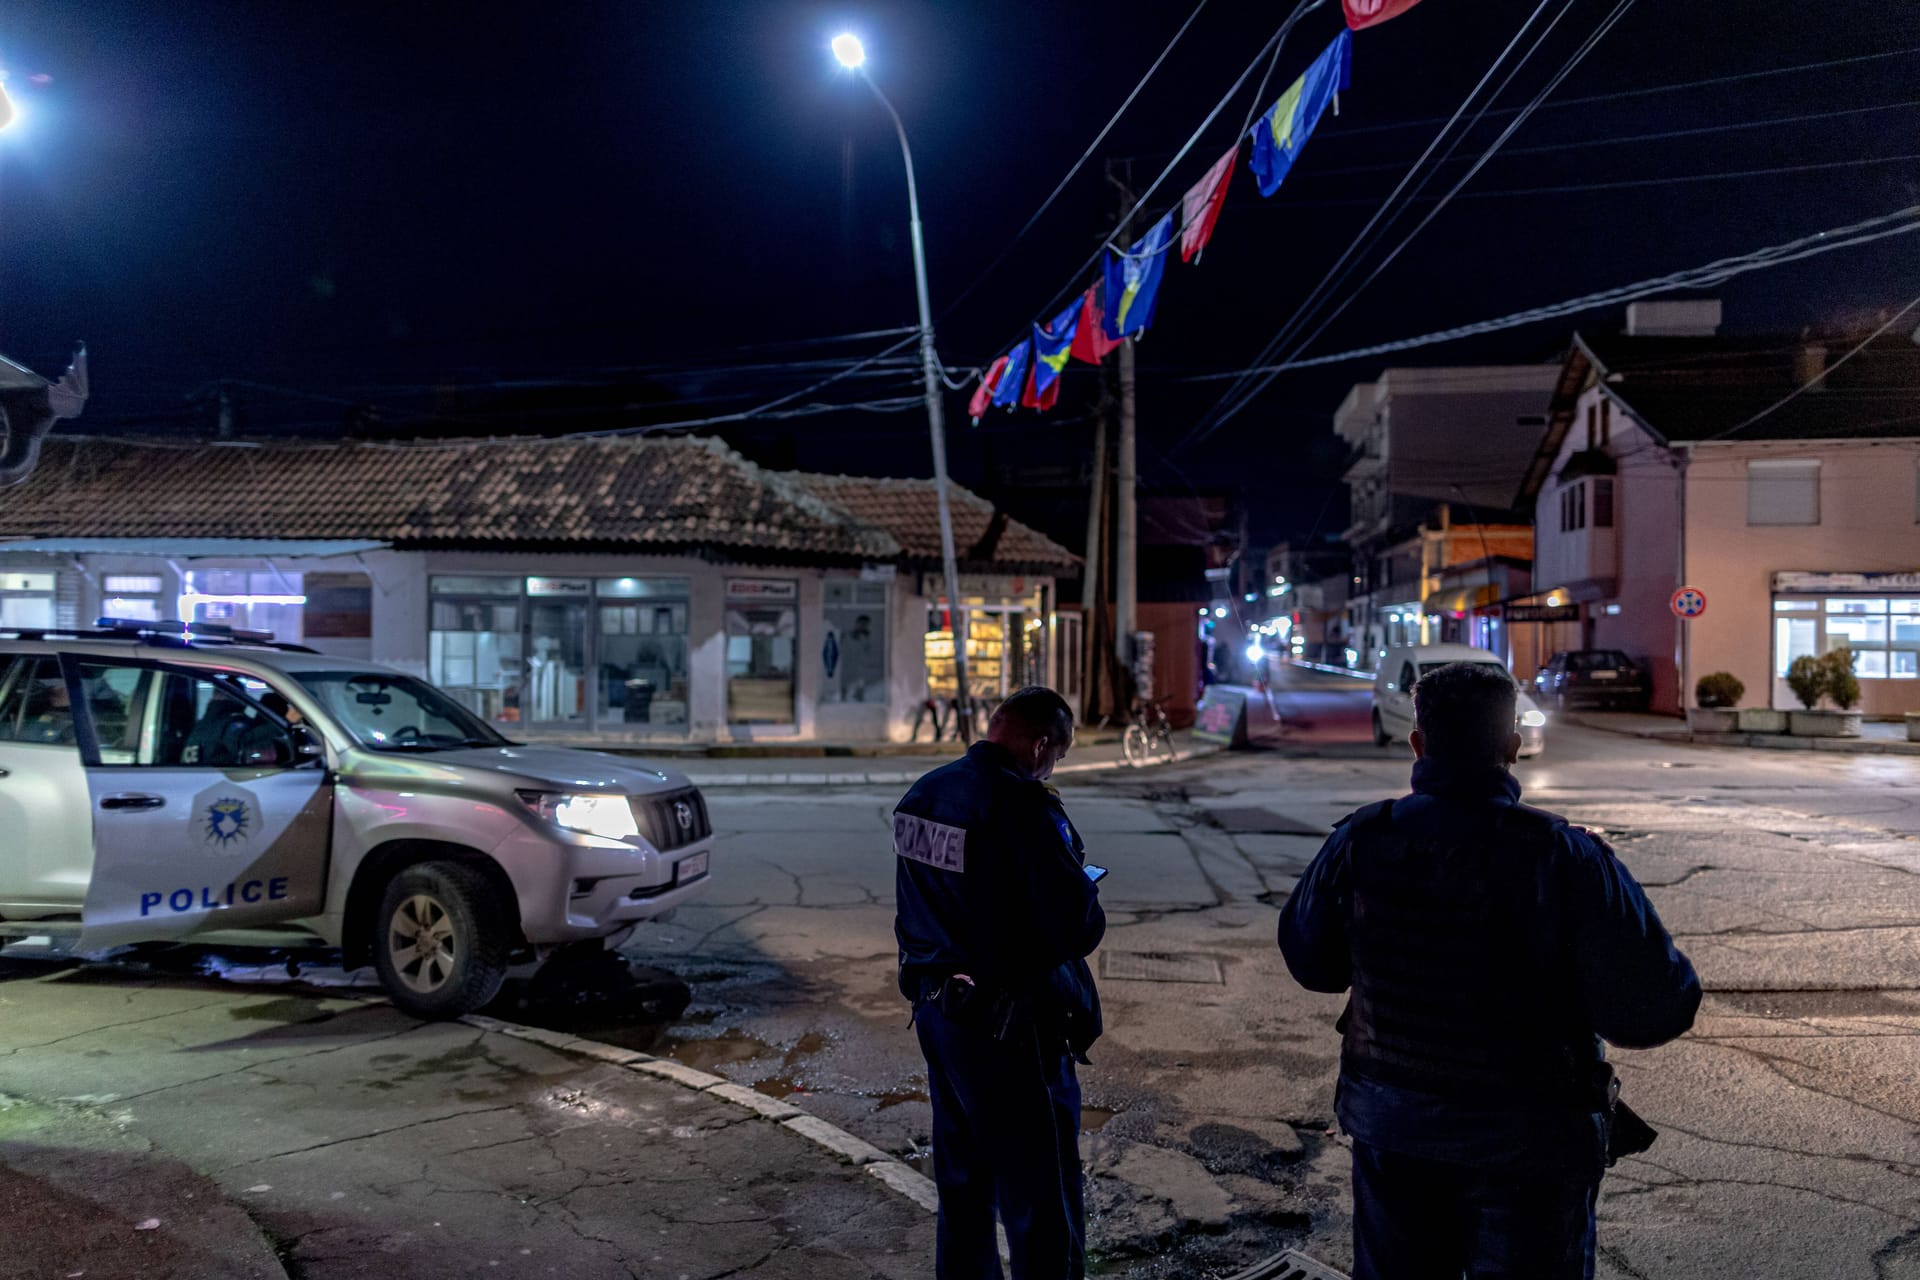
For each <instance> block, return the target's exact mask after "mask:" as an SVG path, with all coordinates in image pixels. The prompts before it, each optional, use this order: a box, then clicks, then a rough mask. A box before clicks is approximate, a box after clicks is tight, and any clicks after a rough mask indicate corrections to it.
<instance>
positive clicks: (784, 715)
mask: <svg viewBox="0 0 1920 1280" xmlns="http://www.w3.org/2000/svg"><path fill="white" fill-rule="evenodd" d="M799 596H800V591H799V584H798V583H797V582H794V581H792V580H791V579H782V578H729V579H728V580H727V584H726V603H727V721H728V723H730V724H740V725H749V724H792V723H793V722H794V715H793V658H794V651H795V648H796V642H797V641H798V639H799V634H800V619H799V608H798V605H799Z"/></svg>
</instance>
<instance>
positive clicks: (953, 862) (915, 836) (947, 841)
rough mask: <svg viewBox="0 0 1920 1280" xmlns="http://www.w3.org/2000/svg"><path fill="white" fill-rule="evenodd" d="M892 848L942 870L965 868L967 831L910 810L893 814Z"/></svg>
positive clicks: (898, 852) (962, 870) (902, 855)
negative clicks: (934, 820)
mask: <svg viewBox="0 0 1920 1280" xmlns="http://www.w3.org/2000/svg"><path fill="white" fill-rule="evenodd" d="M893 851H894V852H895V853H897V854H899V855H900V856H901V857H903V858H912V859H913V860H914V861H915V862H924V863H926V864H927V865H928V866H930V867H938V868H940V869H941V870H942V871H961V872H964V871H965V870H966V869H967V832H966V829H965V828H964V827H949V826H947V825H946V824H945V823H941V822H933V821H931V820H929V819H927V818H916V817H915V816H914V815H912V814H910V813H896V814H894V815H893Z"/></svg>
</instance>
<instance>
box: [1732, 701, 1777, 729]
mask: <svg viewBox="0 0 1920 1280" xmlns="http://www.w3.org/2000/svg"><path fill="white" fill-rule="evenodd" d="M1739 714H1740V732H1742V733H1785V732H1786V731H1787V713H1786V712H1784V711H1770V710H1768V709H1767V708H1765V707H1742V708H1740V712H1739Z"/></svg>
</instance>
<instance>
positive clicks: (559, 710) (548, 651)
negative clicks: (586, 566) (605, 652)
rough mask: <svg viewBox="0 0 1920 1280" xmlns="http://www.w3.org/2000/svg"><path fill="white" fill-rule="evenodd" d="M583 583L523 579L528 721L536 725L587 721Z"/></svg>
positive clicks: (587, 592) (586, 585) (588, 588)
mask: <svg viewBox="0 0 1920 1280" xmlns="http://www.w3.org/2000/svg"><path fill="white" fill-rule="evenodd" d="M592 593H593V583H592V582H591V581H590V580H588V579H586V578H528V579H527V708H528V711H527V718H528V719H529V720H531V721H533V722H534V723H535V724H547V725H565V724H584V723H586V719H587V598H588V597H589V596H591V595H592Z"/></svg>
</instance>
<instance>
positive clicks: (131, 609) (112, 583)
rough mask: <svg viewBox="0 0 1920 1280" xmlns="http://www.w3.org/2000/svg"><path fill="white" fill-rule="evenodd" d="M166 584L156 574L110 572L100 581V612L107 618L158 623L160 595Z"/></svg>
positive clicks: (160, 614) (161, 615)
mask: <svg viewBox="0 0 1920 1280" xmlns="http://www.w3.org/2000/svg"><path fill="white" fill-rule="evenodd" d="M165 588H166V583H165V581H164V580H163V579H162V578H161V577H160V575H159V574H157V573H109V574H105V575H103V576H102V577H101V579H100V613H101V615H102V616H104V617H108V618H128V619H131V620H132V621H135V622H158V621H160V619H161V618H164V617H166V616H167V615H166V614H165V613H162V612H161V609H160V593H161V592H162V591H163V590H165Z"/></svg>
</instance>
